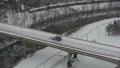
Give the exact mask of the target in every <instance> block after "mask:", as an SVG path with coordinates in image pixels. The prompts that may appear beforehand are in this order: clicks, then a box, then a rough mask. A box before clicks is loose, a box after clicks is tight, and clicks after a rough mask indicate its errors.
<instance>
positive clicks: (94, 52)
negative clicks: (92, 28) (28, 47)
mask: <svg viewBox="0 0 120 68" xmlns="http://www.w3.org/2000/svg"><path fill="white" fill-rule="evenodd" d="M0 34H6V35H9V36H12V37H15V38H18V39H19V40H20V39H26V40H30V41H32V42H35V43H40V44H44V45H47V46H50V47H54V48H57V49H61V50H64V51H68V52H73V53H78V54H82V55H86V56H90V57H94V58H98V59H102V60H106V61H109V62H112V63H115V64H120V47H117V46H112V45H106V44H101V43H95V42H90V41H86V40H80V39H75V38H70V37H65V36H61V38H62V40H61V41H56V40H52V39H51V37H55V36H56V34H52V33H48V32H43V31H37V30H33V29H27V28H21V27H16V26H12V25H7V24H2V23H0Z"/></svg>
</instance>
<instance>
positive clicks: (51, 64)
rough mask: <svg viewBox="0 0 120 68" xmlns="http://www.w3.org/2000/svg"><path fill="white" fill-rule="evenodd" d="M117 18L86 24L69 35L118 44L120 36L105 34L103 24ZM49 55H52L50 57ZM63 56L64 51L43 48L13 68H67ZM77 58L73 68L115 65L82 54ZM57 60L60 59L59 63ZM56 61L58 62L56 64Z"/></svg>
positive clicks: (110, 67) (109, 67) (100, 67)
mask: <svg viewBox="0 0 120 68" xmlns="http://www.w3.org/2000/svg"><path fill="white" fill-rule="evenodd" d="M118 19H120V18H111V19H106V20H102V21H98V22H95V23H93V24H89V25H86V26H85V27H83V28H81V29H80V30H78V31H77V32H75V33H73V34H72V35H70V36H71V37H75V38H80V39H85V40H90V41H94V42H95V41H96V42H100V43H104V44H110V45H113V46H118V45H119V44H120V42H119V40H120V36H107V34H106V33H105V26H107V25H108V24H109V23H111V22H112V21H114V20H118ZM59 52H60V53H59ZM57 53H58V54H57ZM56 54H57V55H56ZM51 56H54V57H52V58H51ZM65 56H67V53H66V52H63V51H60V50H57V49H54V48H50V47H48V48H45V49H43V50H39V51H38V52H36V53H35V54H34V55H33V56H32V57H30V58H27V59H25V60H22V61H21V62H20V63H19V64H18V65H17V66H15V67H14V68H67V67H66V65H67V59H66V57H65ZM49 58H51V59H49ZM48 59H49V60H48ZM63 59H64V60H63ZM78 59H79V60H80V62H79V61H75V62H74V63H73V67H74V68H115V67H116V65H115V64H112V63H110V62H107V61H103V60H99V59H95V58H92V57H87V56H83V55H79V56H78ZM61 60H62V61H61ZM45 61H46V62H45ZM59 61H61V63H60V62H59ZM58 62H59V64H57V63H58ZM42 63H43V64H42ZM39 64H41V65H39Z"/></svg>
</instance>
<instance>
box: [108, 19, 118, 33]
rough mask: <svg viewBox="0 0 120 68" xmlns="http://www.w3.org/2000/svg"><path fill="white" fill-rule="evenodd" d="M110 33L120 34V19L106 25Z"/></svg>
mask: <svg viewBox="0 0 120 68" xmlns="http://www.w3.org/2000/svg"><path fill="white" fill-rule="evenodd" d="M106 32H107V34H108V35H119V34H120V20H115V21H114V22H113V23H110V24H109V25H108V26H107V27H106Z"/></svg>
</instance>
